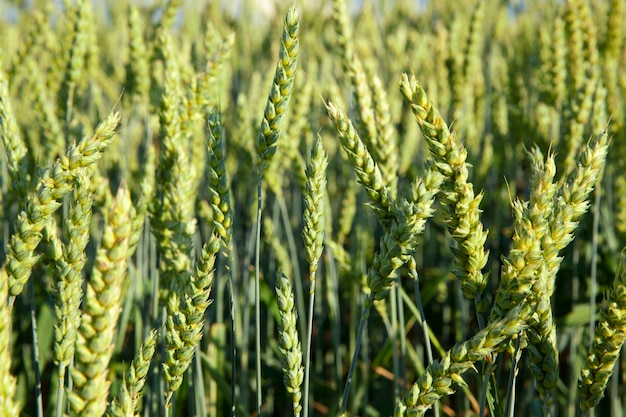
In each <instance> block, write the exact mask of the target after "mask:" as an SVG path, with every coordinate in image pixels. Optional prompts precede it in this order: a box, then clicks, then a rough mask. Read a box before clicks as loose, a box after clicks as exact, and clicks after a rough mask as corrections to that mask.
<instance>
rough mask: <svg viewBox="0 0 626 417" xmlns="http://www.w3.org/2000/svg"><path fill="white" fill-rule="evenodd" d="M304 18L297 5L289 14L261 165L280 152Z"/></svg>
mask: <svg viewBox="0 0 626 417" xmlns="http://www.w3.org/2000/svg"><path fill="white" fill-rule="evenodd" d="M299 33H300V21H299V17H298V12H297V10H296V9H295V8H291V9H289V11H288V12H287V15H286V16H285V22H284V27H283V34H282V38H281V48H280V55H279V60H278V64H277V65H276V73H275V74H274V80H273V81H272V85H271V87H270V94H269V97H268V98H267V104H266V106H265V112H264V113H263V119H262V120H261V127H260V129H259V134H258V136H257V141H256V153H257V155H259V157H260V160H261V169H265V168H267V166H268V164H269V162H270V160H271V159H272V156H274V153H275V152H276V144H277V142H278V137H279V136H280V129H281V123H282V120H283V116H284V114H285V112H286V111H287V108H288V107H289V100H290V99H291V94H292V92H293V79H294V75H295V72H296V67H297V64H298V59H297V58H298V49H299Z"/></svg>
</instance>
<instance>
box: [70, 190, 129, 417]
mask: <svg viewBox="0 0 626 417" xmlns="http://www.w3.org/2000/svg"><path fill="white" fill-rule="evenodd" d="M130 210H131V200H130V193H129V191H128V190H127V189H126V187H125V186H124V185H122V186H121V187H120V189H119V190H118V192H117V195H116V196H115V199H114V200H113V203H112V205H111V207H110V208H109V211H108V218H107V220H106V225H105V230H104V234H103V237H102V242H101V247H100V249H99V250H98V254H97V256H96V261H95V263H94V269H93V272H92V276H91V280H90V281H89V283H88V284H87V289H86V292H85V307H84V310H83V315H82V319H81V323H80V328H79V332H78V339H77V345H76V362H75V365H74V367H72V368H71V375H72V380H73V382H74V390H73V391H71V392H68V397H67V398H68V402H69V404H70V408H71V410H72V412H73V413H75V414H77V415H81V416H102V415H103V414H104V412H105V410H106V407H107V397H108V393H109V386H110V384H111V381H109V380H108V368H109V362H110V360H111V355H112V354H113V339H114V337H115V330H116V327H117V320H118V318H119V315H120V313H121V303H120V301H121V298H122V297H121V294H122V283H123V280H124V279H125V277H126V274H127V262H128V240H129V237H130V234H131V225H130Z"/></svg>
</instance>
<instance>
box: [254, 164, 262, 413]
mask: <svg viewBox="0 0 626 417" xmlns="http://www.w3.org/2000/svg"><path fill="white" fill-rule="evenodd" d="M262 180H263V168H262V166H261V167H260V168H259V175H258V178H257V211H256V244H255V255H254V258H255V259H254V324H255V328H254V335H255V356H256V358H255V359H256V412H257V416H258V417H260V416H261V405H262V402H263V397H262V395H261V295H260V291H259V269H260V267H259V263H260V258H261V253H260V245H261V209H262V207H261V201H262V200H261V182H262Z"/></svg>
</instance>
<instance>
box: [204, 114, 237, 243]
mask: <svg viewBox="0 0 626 417" xmlns="http://www.w3.org/2000/svg"><path fill="white" fill-rule="evenodd" d="M207 133H208V138H207V145H208V158H209V160H208V163H207V171H208V176H209V193H210V201H209V202H210V204H211V208H212V209H213V227H214V228H215V230H216V231H217V234H218V235H219V236H220V238H221V239H222V241H223V242H224V245H225V246H226V247H229V246H230V241H231V237H232V233H233V232H232V223H233V212H232V207H231V204H230V186H229V185H228V175H227V174H226V164H225V161H224V139H223V130H222V120H221V115H220V113H219V112H218V111H217V110H216V109H214V110H213V111H212V112H211V114H210V115H209V120H208V129H207Z"/></svg>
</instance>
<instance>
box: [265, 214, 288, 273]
mask: <svg viewBox="0 0 626 417" xmlns="http://www.w3.org/2000/svg"><path fill="white" fill-rule="evenodd" d="M263 239H264V240H265V242H266V243H267V245H268V246H269V247H270V248H271V251H272V256H273V258H274V259H275V260H276V265H277V269H279V270H281V271H283V272H284V273H285V274H293V272H294V271H293V260H292V258H291V256H290V255H289V250H288V249H287V246H286V244H285V238H284V236H283V235H280V234H279V233H277V230H276V224H275V222H274V221H272V219H271V218H269V217H265V218H263Z"/></svg>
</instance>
